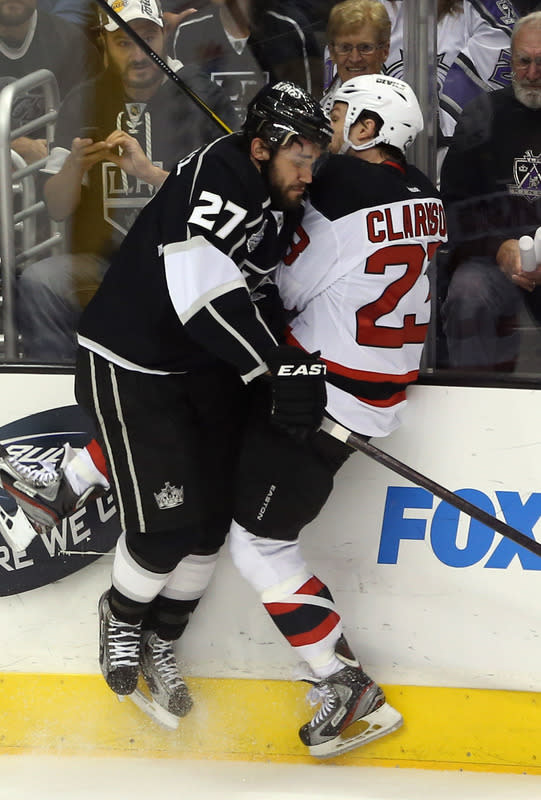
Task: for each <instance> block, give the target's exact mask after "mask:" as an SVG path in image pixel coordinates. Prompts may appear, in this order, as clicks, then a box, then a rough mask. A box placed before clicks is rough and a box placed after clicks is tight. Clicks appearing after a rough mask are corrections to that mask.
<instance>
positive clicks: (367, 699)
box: [229, 75, 446, 757]
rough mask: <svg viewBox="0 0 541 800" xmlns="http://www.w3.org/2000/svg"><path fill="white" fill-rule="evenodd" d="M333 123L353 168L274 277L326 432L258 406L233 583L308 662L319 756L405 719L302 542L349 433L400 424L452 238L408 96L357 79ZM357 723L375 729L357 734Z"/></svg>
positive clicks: (336, 169)
mask: <svg viewBox="0 0 541 800" xmlns="http://www.w3.org/2000/svg"><path fill="white" fill-rule="evenodd" d="M331 121H332V125H333V129H334V137H333V142H332V145H331V148H332V150H333V151H334V153H342V154H343V153H345V155H331V156H330V157H329V159H328V161H327V162H326V163H325V165H324V166H323V167H322V168H321V170H320V171H319V172H318V174H317V176H316V178H315V180H314V182H313V184H312V187H311V189H310V199H309V201H308V202H307V205H306V209H305V214H304V218H303V221H302V223H301V225H300V226H299V228H298V230H297V235H296V238H295V241H294V243H293V246H292V247H291V250H290V252H289V253H288V254H287V255H286V257H285V258H284V261H283V263H282V264H281V265H280V267H279V270H278V278H277V282H278V286H279V289H280V292H281V296H282V298H283V300H284V303H285V306H286V308H287V309H290V310H291V311H292V312H293V314H294V316H293V319H292V321H291V323H290V327H289V330H288V333H287V342H288V343H289V344H291V345H295V346H297V347H299V348H300V349H301V350H302V351H304V352H312V351H313V350H314V349H315V348H317V350H320V351H321V359H322V360H323V361H324V362H325V364H326V366H327V406H326V412H325V419H324V423H323V426H322V429H320V430H319V431H317V432H316V433H310V434H308V435H307V436H306V437H304V439H303V440H302V441H300V440H299V438H298V437H297V436H296V435H295V432H293V435H291V436H288V435H287V434H283V435H281V436H280V435H277V434H276V432H275V431H273V430H271V428H270V427H269V426H268V424H267V422H266V412H265V401H264V399H261V401H260V402H259V403H255V404H254V412H253V414H252V417H251V418H250V420H249V422H248V426H247V431H246V433H245V437H244V445H243V449H242V453H241V457H240V469H239V481H238V485H237V490H236V507H235V516H234V522H233V525H232V528H231V531H230V538H229V542H230V548H231V553H232V557H233V560H234V562H235V564H236V565H237V567H238V569H239V570H240V572H241V573H242V574H243V576H244V577H245V578H246V580H248V581H249V583H250V584H251V585H252V586H253V587H254V589H255V590H256V591H257V593H258V594H259V596H260V598H261V601H262V603H263V604H264V606H265V608H266V610H267V611H268V613H269V615H270V616H271V618H272V620H273V621H274V623H275V624H276V626H277V627H278V629H279V631H280V632H281V633H282V634H283V635H284V637H285V638H286V640H287V641H288V642H289V643H290V645H291V646H292V647H293V648H294V649H295V651H296V652H297V653H298V655H299V658H300V659H301V660H302V661H304V662H306V664H307V670H306V675H305V680H307V681H308V682H310V683H311V684H313V689H312V690H311V693H310V694H309V698H310V699H312V700H314V701H315V702H319V704H320V708H319V710H318V711H317V712H316V714H315V716H314V717H313V718H312V719H311V720H310V721H309V722H307V723H306V724H305V725H304V726H303V727H302V728H301V730H300V732H299V734H300V738H301V740H302V742H303V743H304V744H305V745H306V746H307V747H308V748H309V751H310V753H311V754H312V755H314V756H319V757H325V756H331V755H334V754H336V753H339V752H344V751H346V750H350V749H352V748H354V747H358V746H359V745H362V744H365V743H366V742H369V741H371V740H372V739H375V738H378V737H380V736H383V735H385V734H387V733H390V732H391V731H394V730H395V729H396V728H398V727H399V726H400V725H401V724H402V717H401V715H400V713H399V712H398V711H396V710H395V709H394V708H392V707H391V706H390V705H389V704H388V703H387V702H386V700H385V696H384V693H383V691H382V690H381V688H380V687H378V685H377V684H376V683H375V682H374V681H373V680H372V679H371V678H370V677H369V676H368V675H366V673H365V672H364V670H363V668H362V666H361V664H360V662H359V661H358V660H357V658H356V657H355V656H354V655H353V653H352V651H351V649H350V648H349V646H348V644H347V642H346V639H345V637H344V634H343V630H342V622H341V618H340V614H339V612H338V609H337V608H336V606H335V604H334V601H333V598H332V595H331V593H330V591H329V589H328V588H327V587H326V586H325V585H324V584H323V583H322V581H321V580H319V578H317V577H316V576H315V575H314V574H313V573H312V572H311V570H310V568H309V567H308V565H307V564H306V562H305V560H304V558H303V556H302V553H301V550H300V547H299V541H298V537H299V533H300V531H301V529H302V528H303V527H304V526H305V525H307V524H308V523H309V522H311V521H312V520H313V519H314V518H315V517H316V516H317V514H318V513H319V511H320V510H321V508H322V506H323V504H324V503H325V501H326V500H327V498H328V496H329V494H330V492H331V490H332V486H333V478H334V475H335V473H336V472H337V471H338V469H339V468H340V466H341V465H342V464H343V463H344V462H345V461H346V459H347V458H348V457H349V455H350V453H351V452H352V450H350V448H349V446H347V445H346V444H344V443H343V433H344V431H347V432H348V433H349V432H350V431H354V432H356V433H357V434H361V435H363V436H365V437H366V438H370V437H372V436H385V435H387V434H389V433H390V432H391V431H393V430H394V429H395V428H396V427H397V426H398V425H399V424H400V417H401V413H402V411H403V409H404V406H405V403H406V389H407V386H408V385H409V384H410V383H412V382H413V381H415V379H416V377H417V374H418V369H419V363H420V359H421V352H422V348H423V342H424V340H425V336H426V332H427V327H428V322H429V317H430V292H429V281H428V277H427V268H428V265H429V262H430V260H431V258H432V256H433V255H434V252H435V251H436V248H437V247H438V245H439V244H440V243H441V242H442V241H445V239H446V223H445V215H444V211H443V206H442V203H441V201H440V199H439V197H438V194H437V192H436V190H435V188H434V187H433V186H432V184H431V183H430V181H428V179H427V178H426V177H425V176H424V175H423V174H422V173H421V172H419V170H417V169H416V168H414V167H411V166H408V165H407V163H406V161H405V159H404V155H403V154H404V151H405V149H406V148H407V146H408V145H409V144H411V142H412V141H413V140H414V139H415V136H416V134H417V133H418V132H419V131H420V130H421V129H422V127H423V120H422V115H421V112H420V109H419V105H418V103H417V100H416V98H415V95H414V94H413V92H412V90H411V89H410V88H409V86H408V85H407V84H405V83H404V82H403V81H401V80H396V79H393V78H388V77H386V76H382V75H368V76H362V77H358V78H354V79H351V80H349V81H346V82H345V83H344V84H343V85H342V87H341V88H340V90H339V91H338V93H337V95H336V99H335V104H334V107H333V109H332V114H331ZM254 388H255V387H254ZM336 436H338V438H336ZM341 436H342V440H341V439H340V437H341ZM269 487H270V488H269ZM359 490H360V491H362V487H359ZM306 535H309V532H307V533H306ZM331 536H332V534H331V533H330V537H331ZM329 544H330V546H331V547H332V539H331V540H330V542H329ZM360 719H362V720H363V722H364V723H366V727H365V728H364V730H363V731H362V732H361V733H357V734H355V735H349V736H348V735H347V734H348V733H351V731H348V729H349V728H350V726H351V725H352V723H354V722H355V721H357V720H360ZM344 733H345V734H346V735H344V736H343V735H342V734H344Z"/></svg>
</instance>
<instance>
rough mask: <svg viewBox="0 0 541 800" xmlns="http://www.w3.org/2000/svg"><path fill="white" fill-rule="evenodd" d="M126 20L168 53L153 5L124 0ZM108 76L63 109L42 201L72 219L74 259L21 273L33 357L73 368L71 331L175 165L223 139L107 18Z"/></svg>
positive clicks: (202, 90)
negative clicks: (133, 226) (141, 213)
mask: <svg viewBox="0 0 541 800" xmlns="http://www.w3.org/2000/svg"><path fill="white" fill-rule="evenodd" d="M119 13H120V14H121V16H122V18H123V19H125V20H126V21H127V22H130V25H132V26H133V28H134V29H135V31H136V32H137V33H138V34H139V35H140V36H141V37H143V38H144V39H145V41H147V42H148V44H149V45H150V46H151V47H152V48H153V50H155V51H156V52H157V53H158V54H159V55H162V54H163V48H164V33H163V20H162V16H161V12H160V11H159V9H158V5H157V2H156V0H148V3H146V4H144V5H143V4H141V3H139V2H136V0H125V3H124V6H123V8H122V9H120V10H119ZM102 33H103V44H104V48H105V55H106V59H107V64H108V67H107V69H106V70H105V71H104V72H103V73H102V74H101V75H99V76H98V77H97V78H95V79H93V80H92V81H89V82H87V83H86V84H83V85H81V86H78V87H77V88H76V89H74V91H73V92H71V93H70V94H69V95H68V97H67V98H66V100H65V101H64V103H63V104H62V107H61V109H60V113H59V117H58V123H57V128H56V137H55V146H54V148H53V150H52V152H51V155H50V157H49V159H48V161H47V164H46V167H45V172H46V173H47V174H48V175H49V176H50V177H49V178H48V180H47V181H46V183H45V189H44V191H45V198H46V202H47V206H48V210H49V213H50V214H51V216H52V217H53V218H54V219H56V220H69V221H70V222H71V247H70V252H69V253H67V254H65V255H63V256H53V257H50V258H47V259H44V260H42V261H39V262H37V263H35V264H33V265H31V266H29V267H27V269H25V271H24V272H23V274H22V276H21V278H20V280H19V287H18V316H19V325H20V330H21V333H22V334H23V344H24V352H25V356H26V357H27V359H30V360H33V361H37V362H43V361H45V362H47V361H53V362H59V363H65V362H68V363H69V362H71V361H72V360H73V358H74V354H75V333H74V331H75V329H76V327H77V322H78V319H79V315H80V313H81V310H82V308H83V307H84V306H85V305H86V303H87V302H88V300H89V299H90V297H91V296H92V294H93V293H94V291H95V289H96V288H97V286H98V285H99V283H100V281H101V278H102V276H103V274H104V272H105V270H106V269H107V266H108V264H109V259H110V257H111V255H112V253H113V252H114V251H115V250H116V249H117V247H118V245H119V244H120V242H121V241H122V239H123V238H124V235H125V234H126V232H127V231H128V229H129V228H130V226H131V224H132V222H133V220H134V219H135V217H136V216H137V214H138V212H139V211H140V209H141V208H142V207H143V206H144V205H145V204H146V203H147V201H148V200H149V199H150V198H151V197H152V195H153V194H154V192H155V190H156V188H157V187H159V186H160V184H161V182H162V181H163V180H164V178H165V176H166V175H167V172H168V170H170V169H171V168H172V167H173V165H174V164H175V163H176V162H177V161H178V159H179V158H181V157H182V156H184V155H186V154H187V153H190V152H191V151H192V150H194V149H195V148H196V147H198V146H200V145H201V144H203V143H205V142H208V141H211V140H212V139H214V138H216V137H217V136H218V135H219V129H218V127H217V126H216V125H215V123H214V122H213V121H212V120H211V119H210V118H209V117H208V116H207V115H206V114H205V113H204V112H203V111H202V110H200V109H199V107H198V106H196V104H195V103H194V102H193V101H192V100H191V99H189V98H188V97H187V96H186V95H185V94H184V93H183V92H182V91H180V89H179V88H178V87H177V86H176V85H175V84H174V83H173V82H172V81H170V80H168V79H167V78H165V76H164V75H163V73H162V72H161V70H160V69H159V68H158V67H157V66H156V65H155V64H154V62H152V61H151V59H149V58H148V56H146V55H145V54H144V53H143V52H142V51H141V50H140V49H139V48H138V47H137V46H136V45H135V43H134V42H133V41H132V39H131V38H130V37H129V36H128V35H127V34H126V33H125V32H124V31H123V30H121V29H119V28H118V27H117V26H116V24H115V23H114V22H111V21H110V20H109V19H104V25H103V31H102ZM171 67H172V68H173V69H177V70H179V75H180V76H181V77H182V79H183V80H184V81H185V83H187V84H188V85H189V86H190V87H191V88H192V89H193V90H194V91H195V92H196V93H197V94H198V95H199V96H201V97H202V98H203V99H204V100H205V102H206V103H207V104H208V105H209V106H210V107H211V108H212V109H214V110H215V111H216V113H217V114H218V116H220V118H222V119H224V120H226V121H228V123H229V124H233V118H234V113H233V110H232V108H231V106H230V105H229V103H228V101H227V100H226V98H225V97H224V95H223V93H222V92H221V91H220V89H219V88H218V87H217V86H216V85H215V84H213V83H211V81H209V79H208V78H207V76H206V75H203V74H201V73H199V72H198V71H197V70H196V69H195V68H193V67H183V68H182V69H180V64H179V63H178V62H177V63H173V62H171Z"/></svg>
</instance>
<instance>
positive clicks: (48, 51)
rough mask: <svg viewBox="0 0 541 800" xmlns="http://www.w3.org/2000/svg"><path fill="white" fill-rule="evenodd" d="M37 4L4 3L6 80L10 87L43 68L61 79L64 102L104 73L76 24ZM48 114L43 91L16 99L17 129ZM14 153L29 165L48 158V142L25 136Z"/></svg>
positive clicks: (23, 0)
mask: <svg viewBox="0 0 541 800" xmlns="http://www.w3.org/2000/svg"><path fill="white" fill-rule="evenodd" d="M36 6H37V0H18V2H17V3H12V2H11V0H0V81H1V84H2V85H6V84H7V83H9V82H10V81H12V80H16V79H18V78H24V77H26V76H27V75H30V74H31V73H32V72H35V71H36V70H38V69H48V70H50V71H51V72H52V73H53V75H54V76H55V78H56V81H57V84H58V89H59V94H60V99H61V100H62V99H63V98H64V97H65V96H66V95H67V93H68V92H69V91H70V90H71V89H72V88H73V87H74V86H75V85H76V84H78V83H79V82H80V81H84V80H87V79H88V78H90V77H91V76H92V75H96V74H97V73H98V72H99V71H100V70H101V69H102V66H103V65H102V60H101V57H100V54H99V52H98V50H97V48H96V47H94V46H93V45H92V44H91V42H90V40H89V39H88V38H87V37H86V36H85V34H84V33H83V31H82V30H80V29H79V28H78V27H77V26H76V25H73V24H72V23H70V22H67V21H66V20H64V19H61V18H60V17H57V16H55V15H54V14H48V13H47V12H46V11H42V10H41V9H37V7H36ZM44 111H45V108H44V100H43V94H42V91H41V89H36V90H32V91H29V92H27V93H26V94H25V95H23V96H21V97H19V98H18V99H16V101H15V104H14V107H13V113H12V127H13V128H18V127H20V126H22V125H24V124H25V123H27V122H30V121H32V120H33V119H36V117H38V116H41V114H43V113H44ZM12 149H13V150H15V151H16V152H17V153H19V155H21V156H22V157H23V158H24V159H25V161H26V162H27V163H32V162H34V161H38V160H39V159H41V158H45V157H46V156H47V146H46V141H45V140H44V139H43V138H37V137H30V136H22V137H19V138H18V139H15V140H14V141H13V142H12Z"/></svg>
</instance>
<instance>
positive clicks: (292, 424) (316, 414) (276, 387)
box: [266, 345, 327, 440]
mask: <svg viewBox="0 0 541 800" xmlns="http://www.w3.org/2000/svg"><path fill="white" fill-rule="evenodd" d="M319 355H320V352H319V351H318V352H316V353H306V352H304V350H300V349H299V348H298V347H292V346H290V345H280V346H278V347H275V348H274V349H273V350H271V352H270V353H269V355H268V356H267V359H266V360H267V365H268V367H269V371H270V374H271V377H270V380H271V386H272V409H271V422H272V423H273V424H274V425H276V426H277V427H279V428H281V429H282V430H285V431H286V432H287V433H289V434H290V435H291V436H294V437H295V438H297V439H301V440H302V439H306V437H307V436H308V434H309V433H310V432H311V431H315V430H317V428H319V426H320V424H321V420H322V418H323V411H324V410H325V404H326V402H327V390H326V388H325V374H326V372H327V367H326V365H325V364H323V363H322V362H321V361H319V359H318V356H319Z"/></svg>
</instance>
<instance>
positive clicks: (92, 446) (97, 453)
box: [86, 439, 109, 480]
mask: <svg viewBox="0 0 541 800" xmlns="http://www.w3.org/2000/svg"><path fill="white" fill-rule="evenodd" d="M86 449H87V452H88V455H89V456H90V458H91V459H92V461H93V462H94V466H95V467H96V469H98V470H99V471H100V472H101V474H102V475H104V476H105V478H107V480H109V473H108V471H107V464H106V462H105V456H104V455H103V450H102V449H101V447H100V446H99V444H98V443H97V441H96V440H95V439H92V441H91V442H89V443H88V444H87V446H86Z"/></svg>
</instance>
